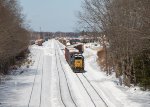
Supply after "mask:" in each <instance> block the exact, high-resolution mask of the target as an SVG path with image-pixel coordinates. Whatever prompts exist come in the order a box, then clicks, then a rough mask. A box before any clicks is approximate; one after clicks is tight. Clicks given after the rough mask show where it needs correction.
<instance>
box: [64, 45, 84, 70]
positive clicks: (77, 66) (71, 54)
mask: <svg viewBox="0 0 150 107" xmlns="http://www.w3.org/2000/svg"><path fill="white" fill-rule="evenodd" d="M65 58H66V61H67V62H68V64H69V65H70V67H71V68H72V69H73V71H74V72H83V71H84V57H83V55H82V54H81V52H80V51H79V50H78V49H76V48H73V47H66V48H65Z"/></svg>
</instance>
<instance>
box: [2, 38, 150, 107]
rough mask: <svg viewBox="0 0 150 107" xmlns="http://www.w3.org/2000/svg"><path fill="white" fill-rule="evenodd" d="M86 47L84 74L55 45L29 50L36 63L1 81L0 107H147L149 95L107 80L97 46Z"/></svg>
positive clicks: (60, 45)
mask: <svg viewBox="0 0 150 107" xmlns="http://www.w3.org/2000/svg"><path fill="white" fill-rule="evenodd" d="M87 47H88V48H85V52H84V56H85V72H84V73H74V72H73V71H72V70H71V68H70V67H69V65H68V64H67V62H66V60H65V58H64V46H63V45H62V44H61V43H59V42H58V41H56V40H54V39H53V40H49V41H47V42H45V43H44V44H43V46H41V47H40V46H36V45H33V46H31V47H30V50H31V57H30V59H32V60H33V61H35V63H34V64H33V65H32V66H30V67H29V68H26V67H21V68H20V69H18V70H17V71H16V73H13V74H10V75H8V76H6V77H5V78H4V79H3V80H2V81H1V83H0V107H150V92H144V91H141V90H140V89H139V88H138V87H132V88H128V87H123V86H119V85H117V84H118V81H117V79H116V78H115V76H114V75H112V76H106V75H105V73H104V72H102V71H101V70H100V67H99V66H98V64H97V61H96V60H97V56H96V53H97V49H98V47H99V45H98V46H95V44H94V45H93V44H87ZM135 88H136V90H135Z"/></svg>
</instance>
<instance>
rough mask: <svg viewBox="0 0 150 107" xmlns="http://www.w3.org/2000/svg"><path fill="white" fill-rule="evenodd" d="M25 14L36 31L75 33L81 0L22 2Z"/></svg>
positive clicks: (32, 0) (30, 0) (27, 0)
mask: <svg viewBox="0 0 150 107" xmlns="http://www.w3.org/2000/svg"><path fill="white" fill-rule="evenodd" d="M20 4H21V6H22V7H23V14H24V15H25V16H26V20H27V22H28V23H29V25H30V26H31V28H32V29H33V30H35V31H39V30H40V27H41V29H42V31H52V32H56V31H64V32H69V31H74V28H75V27H76V22H77V16H76V14H77V12H78V11H79V10H80V9H81V0H20Z"/></svg>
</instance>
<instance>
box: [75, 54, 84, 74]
mask: <svg viewBox="0 0 150 107" xmlns="http://www.w3.org/2000/svg"><path fill="white" fill-rule="evenodd" d="M73 69H74V70H78V71H82V70H84V57H83V55H82V54H75V55H74V61H73Z"/></svg>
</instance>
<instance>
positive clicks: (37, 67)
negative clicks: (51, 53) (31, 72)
mask: <svg viewBox="0 0 150 107" xmlns="http://www.w3.org/2000/svg"><path fill="white" fill-rule="evenodd" d="M41 54H42V53H40V55H39V59H38V62H37V67H36V72H35V76H34V80H33V84H32V89H31V93H30V97H29V101H28V107H30V103H31V99H32V95H33V90H34V86H35V81H36V78H37V73H38V68H39V62H40V60H41ZM43 62H44V57H43ZM42 81H43V63H42V77H41V90H40V102H39V107H41V99H42V98H41V96H42Z"/></svg>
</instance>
